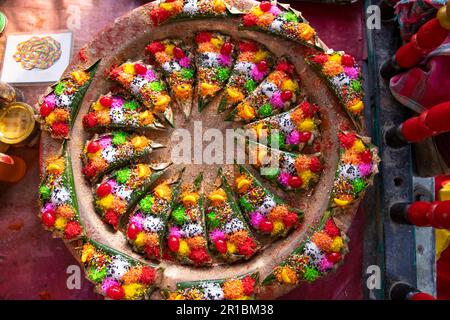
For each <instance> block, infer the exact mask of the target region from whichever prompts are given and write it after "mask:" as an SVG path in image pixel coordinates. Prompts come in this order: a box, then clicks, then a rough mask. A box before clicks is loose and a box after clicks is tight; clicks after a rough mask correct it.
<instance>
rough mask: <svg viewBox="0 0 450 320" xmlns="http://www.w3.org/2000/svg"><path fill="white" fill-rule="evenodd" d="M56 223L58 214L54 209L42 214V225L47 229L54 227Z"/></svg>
mask: <svg viewBox="0 0 450 320" xmlns="http://www.w3.org/2000/svg"><path fill="white" fill-rule="evenodd" d="M55 221H56V212H55V210H54V209H50V210H46V211H45V212H44V213H43V214H42V223H43V224H44V225H46V226H47V227H53V225H54V224H55Z"/></svg>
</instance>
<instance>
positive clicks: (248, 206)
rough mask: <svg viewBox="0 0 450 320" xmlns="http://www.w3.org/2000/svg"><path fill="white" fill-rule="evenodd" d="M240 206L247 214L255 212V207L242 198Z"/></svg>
mask: <svg viewBox="0 0 450 320" xmlns="http://www.w3.org/2000/svg"><path fill="white" fill-rule="evenodd" d="M239 204H240V205H241V207H242V209H244V211H245V212H252V211H253V205H252V204H251V203H250V202H248V200H247V198H245V197H240V198H239Z"/></svg>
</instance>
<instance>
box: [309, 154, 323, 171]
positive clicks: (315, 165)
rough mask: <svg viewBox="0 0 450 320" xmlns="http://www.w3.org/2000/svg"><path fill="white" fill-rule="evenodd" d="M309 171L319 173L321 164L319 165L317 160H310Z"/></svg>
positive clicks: (315, 158)
mask: <svg viewBox="0 0 450 320" xmlns="http://www.w3.org/2000/svg"><path fill="white" fill-rule="evenodd" d="M309 169H310V170H311V171H312V172H319V171H320V169H322V164H321V163H320V160H319V158H317V157H314V158H312V159H311V163H310V164H309Z"/></svg>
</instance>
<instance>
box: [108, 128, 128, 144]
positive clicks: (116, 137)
mask: <svg viewBox="0 0 450 320" xmlns="http://www.w3.org/2000/svg"><path fill="white" fill-rule="evenodd" d="M127 137H128V135H127V134H126V133H125V132H122V131H117V132H114V133H113V138H112V143H113V144H114V145H115V146H118V145H120V144H124V143H125V142H127Z"/></svg>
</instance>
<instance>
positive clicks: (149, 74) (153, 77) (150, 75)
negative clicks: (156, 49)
mask: <svg viewBox="0 0 450 320" xmlns="http://www.w3.org/2000/svg"><path fill="white" fill-rule="evenodd" d="M144 79H145V80H147V81H149V82H153V81H155V80H156V75H155V73H154V72H153V70H151V69H148V70H147V72H146V73H145V76H144Z"/></svg>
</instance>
